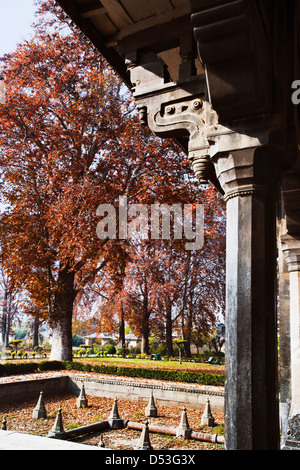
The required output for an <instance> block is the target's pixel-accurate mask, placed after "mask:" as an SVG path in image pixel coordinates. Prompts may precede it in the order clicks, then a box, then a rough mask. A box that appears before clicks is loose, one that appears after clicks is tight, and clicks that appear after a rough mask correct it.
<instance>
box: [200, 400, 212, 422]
mask: <svg viewBox="0 0 300 470" xmlns="http://www.w3.org/2000/svg"><path fill="white" fill-rule="evenodd" d="M201 424H203V425H206V426H214V425H215V419H214V417H213V415H212V413H211V408H210V401H209V398H208V399H207V402H206V405H205V409H204V412H203V415H202V417H201Z"/></svg>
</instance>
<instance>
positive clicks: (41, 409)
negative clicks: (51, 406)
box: [32, 392, 47, 419]
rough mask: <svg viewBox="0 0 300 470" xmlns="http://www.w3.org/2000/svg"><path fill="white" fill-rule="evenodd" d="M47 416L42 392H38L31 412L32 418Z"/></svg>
mask: <svg viewBox="0 0 300 470" xmlns="http://www.w3.org/2000/svg"><path fill="white" fill-rule="evenodd" d="M40 418H47V413H46V409H45V406H44V400H43V392H41V393H40V396H39V399H38V402H37V404H36V407H35V408H34V410H33V412H32V419H40Z"/></svg>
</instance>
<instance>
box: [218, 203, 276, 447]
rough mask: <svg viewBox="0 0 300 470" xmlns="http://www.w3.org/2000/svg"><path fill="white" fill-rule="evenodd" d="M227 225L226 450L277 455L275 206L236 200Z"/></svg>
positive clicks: (231, 207) (229, 208) (229, 204)
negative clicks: (258, 451)
mask: <svg viewBox="0 0 300 470" xmlns="http://www.w3.org/2000/svg"><path fill="white" fill-rule="evenodd" d="M227 220H228V222H227V273H226V277H227V283H226V284H227V286H226V290H227V293H226V295H227V307H226V387H225V395H226V396H225V413H226V417H225V420H226V426H225V432H226V436H225V440H226V448H227V449H229V450H237V449H238V450H254V449H278V446H279V439H278V436H279V418H278V401H277V373H276V370H277V338H276V310H275V279H276V271H275V255H276V252H275V247H276V245H275V243H276V232H275V208H274V203H273V201H272V200H270V199H268V198H266V197H264V196H262V195H255V194H254V195H249V196H236V197H234V198H232V199H229V200H228V202H227Z"/></svg>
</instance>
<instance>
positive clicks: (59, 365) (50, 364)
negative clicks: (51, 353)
mask: <svg viewBox="0 0 300 470" xmlns="http://www.w3.org/2000/svg"><path fill="white" fill-rule="evenodd" d="M38 368H39V370H40V371H44V370H63V369H64V368H65V367H64V363H63V361H41V362H39V364H38Z"/></svg>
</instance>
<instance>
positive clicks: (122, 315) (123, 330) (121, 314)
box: [119, 307, 125, 350]
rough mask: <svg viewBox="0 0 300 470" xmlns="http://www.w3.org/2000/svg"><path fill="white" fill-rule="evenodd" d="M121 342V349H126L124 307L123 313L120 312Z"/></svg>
mask: <svg viewBox="0 0 300 470" xmlns="http://www.w3.org/2000/svg"><path fill="white" fill-rule="evenodd" d="M119 341H120V343H121V347H122V348H123V350H124V348H125V320H124V309H123V307H121V311H120V326H119Z"/></svg>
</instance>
